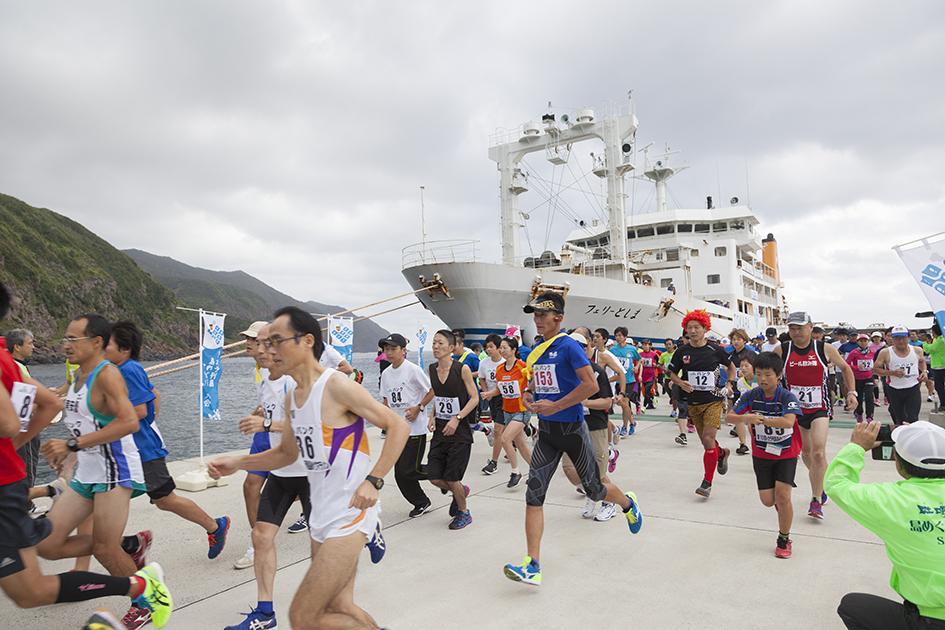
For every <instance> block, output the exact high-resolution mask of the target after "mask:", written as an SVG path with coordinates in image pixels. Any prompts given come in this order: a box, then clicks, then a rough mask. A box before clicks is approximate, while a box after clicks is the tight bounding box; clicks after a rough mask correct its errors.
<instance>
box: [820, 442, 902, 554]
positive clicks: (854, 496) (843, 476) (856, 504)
mask: <svg viewBox="0 0 945 630" xmlns="http://www.w3.org/2000/svg"><path fill="white" fill-rule="evenodd" d="M865 456H866V451H864V450H863V449H862V448H861V447H860V446H859V445H857V444H852V443H851V444H847V445H846V446H844V447H843V448H842V449H840V452H839V453H837V455H836V457H834V458H833V461H831V462H830V465H829V466H827V472H826V473H824V491H826V493H827V494H828V495H829V496H830V498H831V500H833V501H834V502H836V504H837V505H839V506H840V509H842V510H843V511H844V512H846V513H847V514H848V515H849V516H850V518H852V519H853V520H855V521H856V522H858V523H859V524H860V525H862V526H863V527H865V528H867V529H868V530H870V531H871V532H873V533H874V534H876V535H877V536H879V537H880V538H882V537H883V527H882V521H881V520H880V519H881V517H882V515H884V514H885V512H886V509H885V504H886V500H885V495H886V492H887V487H888V486H887V485H886V484H863V483H860V471H862V470H863V463H864V457H865Z"/></svg>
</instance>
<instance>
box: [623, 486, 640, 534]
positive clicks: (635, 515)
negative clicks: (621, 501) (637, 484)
mask: <svg viewBox="0 0 945 630" xmlns="http://www.w3.org/2000/svg"><path fill="white" fill-rule="evenodd" d="M626 495H627V498H628V499H630V509H629V510H627V512H626V515H627V524H628V525H629V526H630V533H631V534H639V533H640V528H641V527H643V512H641V511H640V504H639V503H637V495H635V494H633V493H632V492H627V493H626Z"/></svg>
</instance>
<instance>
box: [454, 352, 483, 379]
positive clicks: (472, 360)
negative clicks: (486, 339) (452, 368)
mask: <svg viewBox="0 0 945 630" xmlns="http://www.w3.org/2000/svg"><path fill="white" fill-rule="evenodd" d="M463 354H465V355H466V357H465V358H463V359H460V357H461V356H463V355H462V354H454V355H453V358H454V359H456V360H457V361H459V362H460V363H462V364H463V365H466V366H468V367H469V371H470V372H472V373H473V374H474V375H475V374H478V373H479V357H477V356H476V353H475V352H473V351H472V350H468V349H466V350H463Z"/></svg>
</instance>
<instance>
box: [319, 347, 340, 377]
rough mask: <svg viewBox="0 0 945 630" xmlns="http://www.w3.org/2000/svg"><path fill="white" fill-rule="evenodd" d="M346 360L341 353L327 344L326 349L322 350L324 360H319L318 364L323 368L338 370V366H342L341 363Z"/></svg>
mask: <svg viewBox="0 0 945 630" xmlns="http://www.w3.org/2000/svg"><path fill="white" fill-rule="evenodd" d="M344 360H345V358H344V357H343V356H341V353H340V352H338V351H337V350H335V348H334V347H333V346H329V345H328V344H327V343H326V344H325V349H324V350H322V358H321V359H319V360H318V362H319V363H321V364H322V367H326V368H331V369H333V370H337V369H338V366H339V365H341V362H342V361H344Z"/></svg>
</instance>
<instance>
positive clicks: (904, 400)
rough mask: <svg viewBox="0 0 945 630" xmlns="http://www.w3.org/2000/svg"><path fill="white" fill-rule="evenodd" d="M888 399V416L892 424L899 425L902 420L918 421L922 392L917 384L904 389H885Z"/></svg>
mask: <svg viewBox="0 0 945 630" xmlns="http://www.w3.org/2000/svg"><path fill="white" fill-rule="evenodd" d="M886 398H887V399H888V400H889V416H890V417H891V418H892V421H893V424H895V425H896V426H899V425H900V424H902V423H903V422H918V421H919V411H920V410H921V409H922V392H921V390H920V389H919V384H918V383H916V384H915V385H913V386H912V387H907V388H906V389H896V388H895V387H889V388H888V389H887V390H886Z"/></svg>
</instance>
